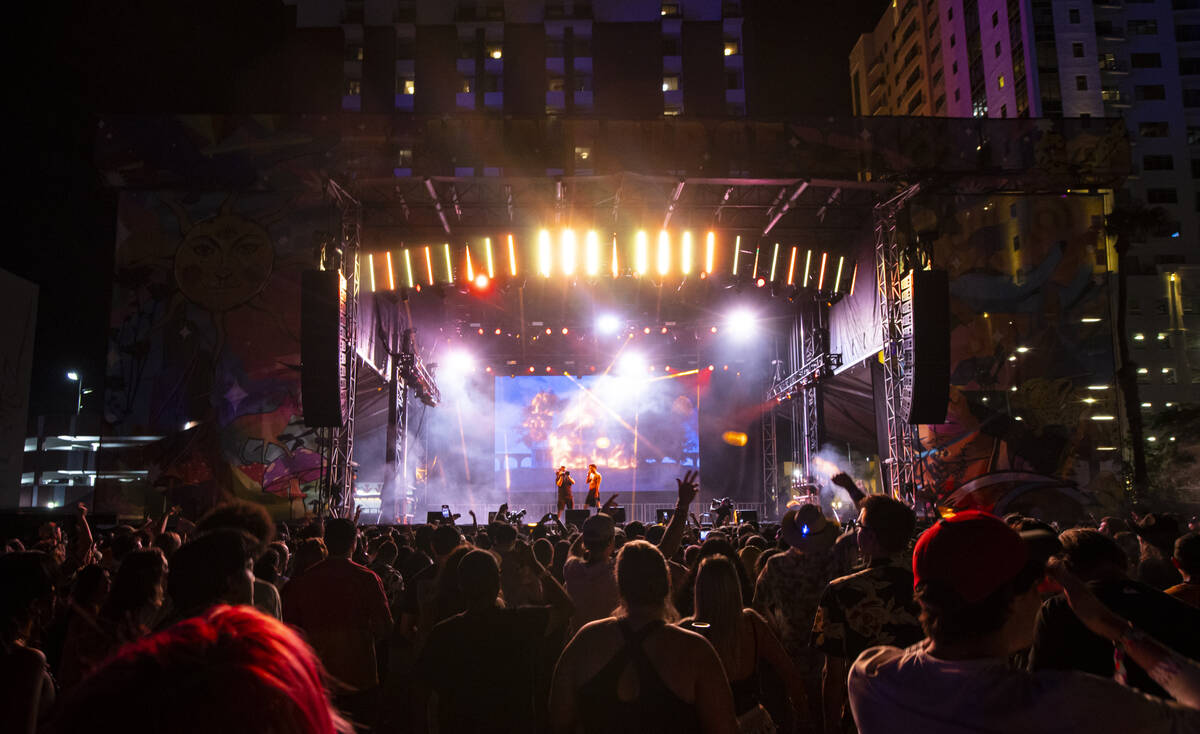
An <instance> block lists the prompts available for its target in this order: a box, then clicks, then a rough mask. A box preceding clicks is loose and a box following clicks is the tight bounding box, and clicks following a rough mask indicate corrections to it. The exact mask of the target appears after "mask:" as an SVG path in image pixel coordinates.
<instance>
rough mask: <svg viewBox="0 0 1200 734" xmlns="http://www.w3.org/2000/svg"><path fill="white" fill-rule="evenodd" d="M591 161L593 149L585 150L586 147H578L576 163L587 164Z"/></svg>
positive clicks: (576, 149)
mask: <svg viewBox="0 0 1200 734" xmlns="http://www.w3.org/2000/svg"><path fill="white" fill-rule="evenodd" d="M591 159H592V149H591V148H584V147H578V146H576V148H575V162H576V163H587V162H588V161H590V160H591Z"/></svg>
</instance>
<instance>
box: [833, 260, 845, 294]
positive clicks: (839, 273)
mask: <svg viewBox="0 0 1200 734" xmlns="http://www.w3.org/2000/svg"><path fill="white" fill-rule="evenodd" d="M845 260H846V258H845V256H843V255H839V256H838V269H837V277H836V278H834V279H833V292H834V293H837V292H838V289H840V288H841V287H842V263H843V262H845Z"/></svg>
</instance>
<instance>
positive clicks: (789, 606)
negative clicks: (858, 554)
mask: <svg viewBox="0 0 1200 734" xmlns="http://www.w3.org/2000/svg"><path fill="white" fill-rule="evenodd" d="M836 569H837V559H836V557H835V556H834V554H833V553H832V552H826V553H815V554H814V553H795V552H792V551H788V552H785V553H777V554H775V555H773V556H771V557H770V558H769V559H768V560H767V565H766V566H764V567H763V570H762V573H761V574H759V577H758V583H757V585H756V586H755V589H754V608H755V609H756V610H758V612H759V613H761V614H762V615H763V616H764V617H766V618H767V621H769V622H770V623H771V626H772V627H773V628H774V630H775V632H776V633H778V635H779V640H780V642H782V643H783V648H784V649H785V650H787V652H788V655H790V656H791V658H792V661H793V662H795V664H796V668H797V669H798V670H799V672H800V673H801V674H802V675H808V676H813V675H818V674H820V672H821V667H822V665H824V656H822V655H821V654H820V653H819V652H818V651H816V650H814V649H813V648H812V647H810V646H809V631H810V630H811V629H812V624H813V615H814V614H815V613H816V611H817V602H818V601H819V600H820V599H821V591H822V590H823V589H824V588H825V586H826V585H827V584H828V583H829V580H830V579H831V578H833V577H834V575H835V573H836Z"/></svg>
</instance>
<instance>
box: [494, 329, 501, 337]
mask: <svg viewBox="0 0 1200 734" xmlns="http://www.w3.org/2000/svg"><path fill="white" fill-rule="evenodd" d="M492 333H493V334H495V335H496V336H500V330H499V329H496V330H495V331H493V332H492Z"/></svg>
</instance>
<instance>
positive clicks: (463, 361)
mask: <svg viewBox="0 0 1200 734" xmlns="http://www.w3.org/2000/svg"><path fill="white" fill-rule="evenodd" d="M441 367H442V369H443V370H444V371H445V372H446V374H448V375H462V374H466V373H467V372H472V371H474V369H475V358H474V357H472V356H471V355H470V354H469V353H468V352H465V351H463V350H461V349H455V350H454V351H451V352H449V353H448V354H447V355H446V358H445V359H444V360H442V364H441Z"/></svg>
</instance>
